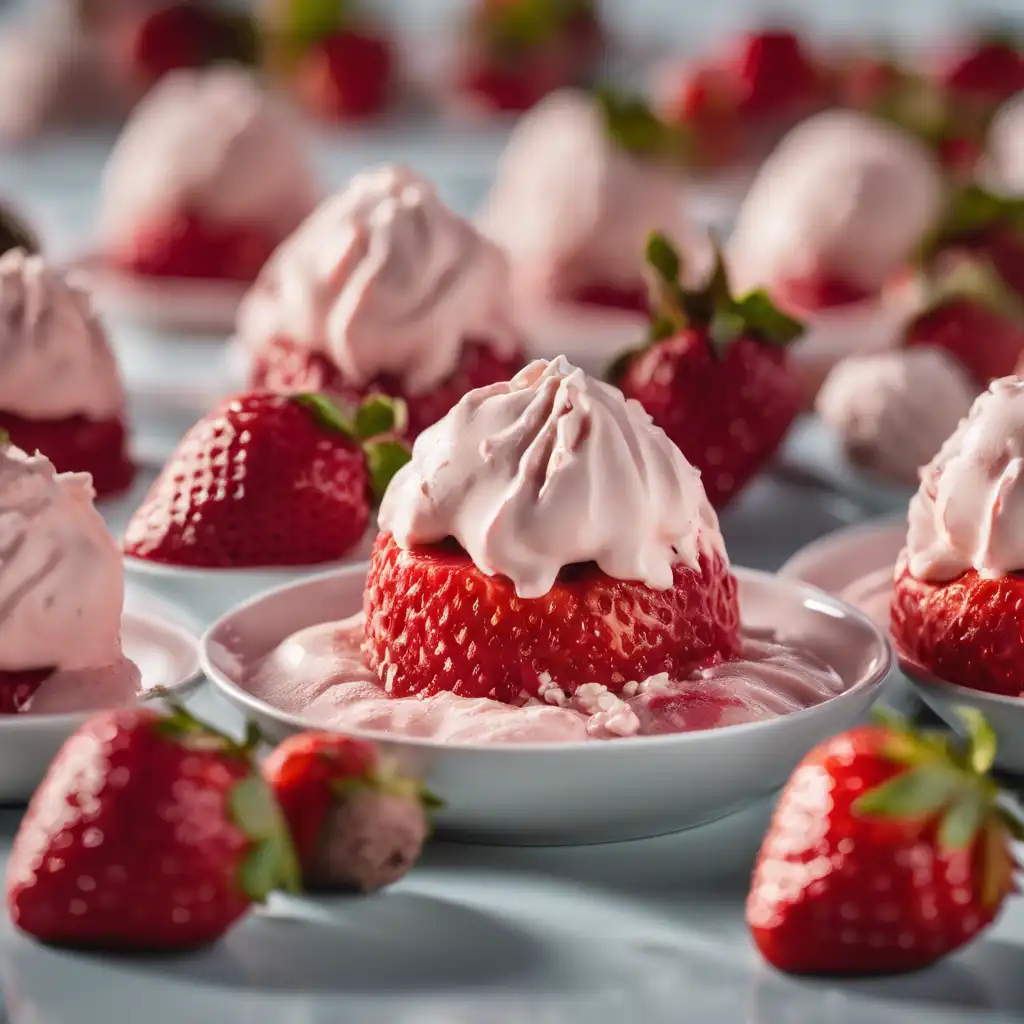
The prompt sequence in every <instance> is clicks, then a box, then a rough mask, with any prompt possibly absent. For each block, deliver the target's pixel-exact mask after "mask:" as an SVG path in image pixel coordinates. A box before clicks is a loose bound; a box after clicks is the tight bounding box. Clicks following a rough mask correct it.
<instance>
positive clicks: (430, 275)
mask: <svg viewBox="0 0 1024 1024" xmlns="http://www.w3.org/2000/svg"><path fill="white" fill-rule="evenodd" d="M511 307H512V297H511V289H510V283H509V273H508V265H507V263H506V261H505V258H504V256H503V255H502V254H501V252H500V251H499V249H498V248H497V247H496V246H495V245H493V244H492V243H491V242H488V241H487V240H486V239H484V238H482V237H481V236H480V235H479V234H478V233H477V232H476V230H475V229H474V228H473V226H472V225H471V224H469V223H468V222H467V221H466V220H464V219H463V218H462V217H460V216H458V214H456V213H454V212H453V211H452V210H450V209H449V208H448V207H447V206H445V204H444V203H443V202H441V200H440V198H439V197H438V195H437V192H436V191H435V190H434V187H433V186H432V185H430V184H428V183H427V182H426V181H424V180H423V179H422V178H419V177H418V176H417V175H415V174H413V173H412V171H409V170H407V169H406V168H404V167H391V166H387V167H380V168H377V169H374V170H370V171H365V172H363V173H362V174H359V175H357V176H356V177H355V178H353V179H352V181H351V182H350V184H349V186H348V187H347V188H346V189H345V190H344V191H343V192H341V193H339V194H338V195H336V196H334V197H333V198H331V199H329V200H327V201H326V202H325V203H323V204H322V205H321V206H320V208H319V209H318V210H317V211H316V212H315V213H314V214H313V215H312V216H311V217H310V218H309V219H308V220H307V221H306V222H305V223H304V224H303V225H302V227H301V228H300V229H299V230H298V231H297V232H296V233H295V234H294V235H292V237H291V238H290V239H288V241H286V242H285V243H284V244H283V245H282V246H281V247H280V249H278V251H277V252H276V253H275V254H274V256H273V257H272V258H271V260H270V262H269V263H268V264H267V265H266V267H264V269H263V271H262V273H261V274H260V277H259V279H258V280H257V281H256V284H255V285H254V286H253V288H252V290H251V291H250V292H249V295H248V296H247V297H246V299H245V301H244V302H243V304H242V308H241V310H240V311H239V317H238V335H239V338H240V339H241V340H242V341H243V343H244V344H246V345H248V346H255V347H257V348H258V347H259V346H260V345H262V344H265V343H268V342H270V341H272V340H273V339H275V338H287V339H288V340H289V341H291V342H293V343H294V344H297V345H301V346H303V347H305V348H309V349H312V350H314V351H317V352H323V353H325V354H326V355H328V356H329V357H330V358H331V359H332V360H333V362H334V363H335V365H336V366H337V367H338V369H340V370H341V372H342V373H343V374H344V376H345V378H346V380H347V381H348V382H349V383H351V384H353V385H354V386H356V387H360V386H363V385H365V384H368V383H369V382H370V381H371V380H373V378H374V377H377V376H378V375H380V374H384V373H390V374H395V375H397V376H398V377H400V378H401V379H402V381H403V383H404V386H405V387H406V388H407V390H408V391H409V392H411V393H414V394H415V393H422V392H425V391H428V390H430V388H432V387H433V386H434V385H436V384H439V383H440V382H441V381H443V380H444V379H445V378H447V377H448V376H450V375H451V373H452V372H453V371H454V369H455V368H456V366H457V365H458V362H459V358H460V356H461V353H462V346H463V344H464V343H465V342H466V341H486V342H488V343H490V344H491V345H492V346H494V347H496V348H498V349H499V350H501V351H504V352H509V351H512V350H513V349H515V348H516V347H518V344H519V335H518V333H517V331H516V329H515V327H514V326H513V322H512V308H511Z"/></svg>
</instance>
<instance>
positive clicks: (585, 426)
mask: <svg viewBox="0 0 1024 1024" xmlns="http://www.w3.org/2000/svg"><path fill="white" fill-rule="evenodd" d="M379 523H380V527H381V529H382V530H386V531H388V532H390V533H391V534H393V535H394V538H395V540H396V541H397V543H398V544H399V545H400V546H402V547H412V546H414V545H417V544H431V543H434V542H437V541H441V540H444V539H445V538H446V537H454V538H455V539H456V540H457V541H458V542H459V543H460V544H461V545H462V547H463V549H464V550H465V551H466V553H467V554H468V555H469V556H470V558H472V560H473V561H474V563H475V564H476V565H477V567H478V568H479V569H481V570H482V571H483V572H485V573H487V574H488V575H492V576H494V575H502V576H506V577H507V578H508V579H510V580H511V581H512V582H513V584H514V585H515V588H516V592H517V593H518V594H519V595H520V596H521V597H530V598H532V597H541V596H543V595H544V594H546V593H547V592H548V591H549V590H550V589H551V587H552V586H553V585H554V582H555V578H556V577H557V575H558V573H559V571H560V570H561V569H562V567H563V566H566V565H571V564H574V563H577V562H590V561H592V562H596V563H597V565H598V566H599V567H600V568H601V570H602V571H603V572H605V573H607V574H608V575H609V576H614V577H616V578H617V579H626V580H638V581H640V582H642V583H644V584H646V585H647V586H649V587H652V588H655V589H658V590H665V589H668V588H669V587H671V586H672V566H673V565H674V564H675V563H677V562H679V561H683V562H685V563H686V564H687V565H689V566H691V567H692V568H696V567H697V564H698V558H699V555H700V551H701V548H702V545H703V546H707V548H708V549H713V550H717V551H718V552H719V553H720V554H721V555H722V557H723V558H724V557H725V547H724V544H723V543H722V537H721V533H720V531H719V528H718V520H717V517H716V516H715V513H714V511H713V509H712V508H711V505H710V504H709V502H708V500H707V497H706V496H705V494H704V487H703V485H702V484H701V480H700V474H699V473H698V471H697V470H696V469H694V468H693V466H691V465H690V463H689V462H687V461H686V458H685V457H684V456H683V454H682V452H680V451H679V449H678V448H677V447H676V446H675V445H674V444H673V443H672V442H671V441H670V440H669V438H668V437H667V435H666V434H665V432H664V431H663V430H661V429H660V428H659V427H656V426H655V425H654V423H653V422H652V420H651V417H650V416H649V415H648V414H647V413H646V412H645V410H644V408H643V406H641V405H640V403H639V402H636V401H633V400H628V401H627V400H626V399H625V398H624V397H623V395H622V392H620V391H619V390H618V389H617V388H613V387H611V386H610V385H608V384H605V383H603V382H601V381H599V380H596V379H594V378H593V377H588V376H587V375H586V374H585V373H584V372H583V371H582V370H580V369H577V368H576V367H574V366H572V365H570V364H569V362H568V360H566V358H565V357H564V356H559V357H558V358H557V359H553V360H551V361H550V362H548V361H546V360H543V359H539V360H536V361H535V362H532V363H530V364H529V365H528V366H527V367H525V368H524V369H523V370H521V371H520V372H519V373H518V374H516V376H515V377H513V378H512V380H511V381H506V382H503V383H500V384H492V385H490V386H489V387H485V388H479V389H477V390H475V391H472V392H470V393H469V394H468V395H466V396H465V397H464V398H463V399H462V400H461V401H460V402H459V404H458V405H456V406H455V408H454V409H453V410H452V411H451V412H450V413H449V414H448V415H447V416H446V417H445V418H444V419H443V420H441V421H440V422H439V423H436V424H435V425H434V426H432V427H430V428H429V429H428V430H426V431H425V432H424V433H423V434H421V435H420V437H418V438H417V440H416V443H415V445H414V446H413V452H412V459H411V461H410V462H408V463H407V464H406V465H405V466H403V467H402V469H401V470H399V472H398V474H397V475H396V476H395V478H394V479H393V480H392V482H391V486H390V487H389V488H388V491H387V493H386V494H385V496H384V501H383V502H382V504H381V509H380V517H379Z"/></svg>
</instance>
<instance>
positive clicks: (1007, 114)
mask: <svg viewBox="0 0 1024 1024" xmlns="http://www.w3.org/2000/svg"><path fill="white" fill-rule="evenodd" d="M987 164H988V168H987V169H988V172H989V175H990V176H991V178H992V183H993V184H994V185H997V186H999V187H1000V188H1002V189H1005V190H1006V191H1007V192H1010V193H1011V194H1013V195H1022V194H1024V94H1018V95H1017V96H1014V97H1013V99H1011V100H1008V101H1007V102H1006V103H1005V104H1003V106H1002V107H1000V109H999V112H998V113H997V114H996V116H995V119H994V120H993V122H992V127H991V128H990V129H989V133H988V157H987Z"/></svg>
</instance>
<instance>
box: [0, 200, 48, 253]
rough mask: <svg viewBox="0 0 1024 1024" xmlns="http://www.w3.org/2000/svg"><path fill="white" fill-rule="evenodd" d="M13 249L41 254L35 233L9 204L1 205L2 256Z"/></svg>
mask: <svg viewBox="0 0 1024 1024" xmlns="http://www.w3.org/2000/svg"><path fill="white" fill-rule="evenodd" d="M11 249H24V250H25V252H28V253H38V252H39V239H38V238H37V237H36V234H35V232H34V231H33V230H32V229H31V228H30V227H29V226H28V224H26V223H25V221H23V220H22V219H21V218H20V217H19V216H18V215H17V214H16V213H15V212H14V211H13V210H12V209H11V208H10V207H9V206H8V205H7V204H5V203H0V256H2V255H3V254H4V253H5V252H10V250H11Z"/></svg>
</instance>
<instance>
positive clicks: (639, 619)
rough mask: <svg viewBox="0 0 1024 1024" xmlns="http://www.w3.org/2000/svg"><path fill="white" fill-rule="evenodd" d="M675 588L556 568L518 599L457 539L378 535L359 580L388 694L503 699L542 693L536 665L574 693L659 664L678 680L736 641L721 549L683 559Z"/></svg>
mask: <svg viewBox="0 0 1024 1024" xmlns="http://www.w3.org/2000/svg"><path fill="white" fill-rule="evenodd" d="M674 581H675V583H674V586H673V588H672V589H671V590H666V591H658V590H651V589H650V588H649V587H646V586H644V585H643V584H641V583H632V582H626V581H623V580H616V579H612V578H611V577H609V576H606V575H605V574H604V573H603V572H601V571H600V570H599V569H598V568H597V567H596V566H594V565H581V566H570V567H567V568H566V569H563V571H562V573H561V575H560V576H559V579H558V580H557V582H556V583H555V585H554V587H553V588H552V589H551V590H550V591H549V592H548V593H547V594H545V595H544V596H543V597H541V598H535V599H525V598H521V597H518V596H517V594H516V592H515V588H514V586H513V585H512V583H511V582H510V581H509V580H507V579H505V578H504V577H500V576H499V577H494V576H486V575H484V573H482V572H481V571H480V570H479V569H478V568H477V567H476V566H475V565H474V564H473V563H472V561H471V560H470V559H469V557H468V555H466V554H465V553H464V552H463V551H462V550H461V549H460V548H458V547H457V546H455V545H454V544H447V545H432V546H430V547H423V548H416V549H414V550H411V551H404V550H403V549H402V548H400V547H399V546H398V545H397V544H396V543H395V540H394V538H393V537H392V536H391V535H390V534H387V533H382V534H380V535H379V536H378V538H377V543H376V545H375V546H374V549H373V555H372V558H371V561H370V571H369V574H368V576H367V580H366V593H365V597H364V609H365V611H366V640H365V644H364V647H363V650H364V654H365V656H366V659H367V664H368V665H369V666H370V668H372V669H373V670H374V671H375V672H377V674H378V675H379V676H380V677H381V679H382V681H383V683H384V687H385V689H386V690H387V692H388V694H389V695H390V696H392V697H406V696H409V695H411V694H424V695H430V694H435V693H438V692H440V691H443V690H451V691H452V692H453V693H456V694H458V695H460V696H463V697H492V698H494V699H495V700H500V701H503V702H504V703H506V704H516V703H519V702H521V700H522V695H523V694H524V693H526V694H528V695H535V694H536V693H537V692H538V689H539V684H540V678H539V677H540V675H541V673H545V672H546V673H548V674H549V675H550V676H551V678H552V679H554V680H556V681H557V683H558V685H559V686H561V687H562V688H563V689H564V690H566V691H568V692H571V693H574V692H575V690H576V687H577V686H579V685H582V684H583V683H593V682H596V683H600V684H601V685H603V686H606V687H607V688H608V689H609V690H612V691H614V692H617V691H619V690H621V689H622V687H623V685H624V684H625V683H627V682H629V681H631V680H639V679H646V678H647V677H648V676H651V675H655V674H656V673H659V672H668V673H669V675H670V676H672V677H673V678H684V677H685V676H686V675H687V674H688V673H689V672H690V671H691V670H692V669H694V668H696V667H699V666H701V665H705V664H709V663H712V662H715V661H717V660H720V659H723V658H731V657H734V656H735V655H736V653H737V651H738V649H739V610H738V607H737V603H736V581H735V579H734V578H733V576H732V574H731V573H730V572H729V570H728V567H727V566H726V564H725V563H724V561H723V560H722V559H721V558H719V557H718V556H708V555H704V556H702V558H701V562H700V566H699V568H698V570H697V571H694V570H693V569H690V568H688V567H686V566H684V565H682V564H679V565H677V566H676V568H675V570H674Z"/></svg>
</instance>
